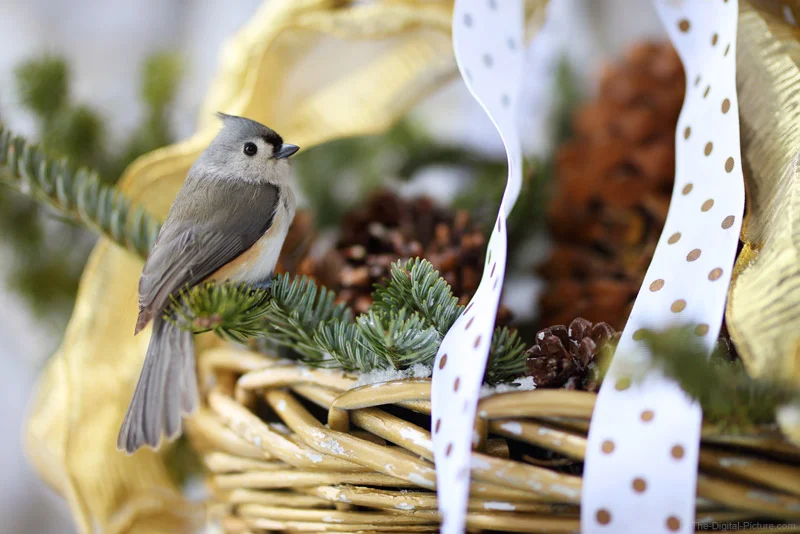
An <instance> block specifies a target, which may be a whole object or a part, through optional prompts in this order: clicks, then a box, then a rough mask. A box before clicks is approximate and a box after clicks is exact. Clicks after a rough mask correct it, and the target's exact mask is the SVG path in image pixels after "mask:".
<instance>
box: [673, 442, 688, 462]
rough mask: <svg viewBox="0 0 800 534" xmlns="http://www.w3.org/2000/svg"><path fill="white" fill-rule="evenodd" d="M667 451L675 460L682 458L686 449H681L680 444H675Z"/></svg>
mask: <svg viewBox="0 0 800 534" xmlns="http://www.w3.org/2000/svg"><path fill="white" fill-rule="evenodd" d="M669 453H670V455H671V456H672V457H673V458H675V459H676V460H681V459H683V456H684V455H685V454H686V451H684V450H683V447H682V446H681V445H675V446H674V447H672V449H670V451H669Z"/></svg>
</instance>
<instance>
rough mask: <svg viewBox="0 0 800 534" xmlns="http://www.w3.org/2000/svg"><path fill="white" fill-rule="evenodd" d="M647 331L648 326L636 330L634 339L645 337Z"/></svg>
mask: <svg viewBox="0 0 800 534" xmlns="http://www.w3.org/2000/svg"><path fill="white" fill-rule="evenodd" d="M646 333H647V329H646V328H640V329H639V330H637V331H636V332H634V333H633V340H634V341H639V340H642V339H644V335H645V334H646Z"/></svg>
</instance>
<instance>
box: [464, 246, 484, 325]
mask: <svg viewBox="0 0 800 534" xmlns="http://www.w3.org/2000/svg"><path fill="white" fill-rule="evenodd" d="M490 254H491V253H490ZM474 305H475V302H474V301H473V302H470V303H469V306H467V309H465V310H464V313H467V312H468V311H470V310H471V309H472V307H473V306H474Z"/></svg>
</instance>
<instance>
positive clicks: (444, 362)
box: [439, 354, 447, 369]
mask: <svg viewBox="0 0 800 534" xmlns="http://www.w3.org/2000/svg"><path fill="white" fill-rule="evenodd" d="M445 365H447V354H442V359H441V360H439V369H444V366H445Z"/></svg>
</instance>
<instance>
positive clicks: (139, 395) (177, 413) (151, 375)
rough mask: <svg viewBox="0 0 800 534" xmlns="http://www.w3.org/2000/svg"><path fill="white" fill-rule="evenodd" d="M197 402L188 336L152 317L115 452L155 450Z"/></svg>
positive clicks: (178, 429) (175, 433)
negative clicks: (143, 355) (164, 434)
mask: <svg viewBox="0 0 800 534" xmlns="http://www.w3.org/2000/svg"><path fill="white" fill-rule="evenodd" d="M197 399H198V394H197V378H196V373H195V367H194V340H193V338H192V333H191V332H187V331H185V330H182V329H180V328H178V327H177V326H175V325H173V324H172V323H170V322H168V321H165V320H164V319H162V318H161V317H156V318H155V319H154V320H153V334H152V336H151V338H150V345H149V346H148V347H147V356H146V357H145V360H144V366H143V367H142V373H141V375H139V382H138V383H137V384H136V389H135V390H134V392H133V398H132V399H131V403H130V405H129V406H128V413H127V414H126V415H125V420H124V421H123V422H122V428H120V431H119V437H117V449H119V450H124V451H127V452H128V453H132V452H134V451H135V450H136V449H138V448H139V447H141V446H143V445H145V444H147V445H150V446H151V447H153V448H155V447H157V446H158V444H159V442H160V441H161V434H162V433H166V434H167V438H168V439H170V438H174V437H175V436H176V435H177V434H178V433H179V432H180V430H181V421H182V417H183V414H187V413H191V412H192V411H194V409H195V408H196V407H197Z"/></svg>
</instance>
